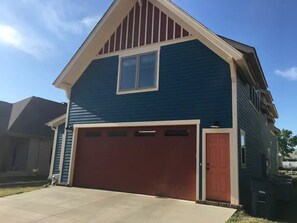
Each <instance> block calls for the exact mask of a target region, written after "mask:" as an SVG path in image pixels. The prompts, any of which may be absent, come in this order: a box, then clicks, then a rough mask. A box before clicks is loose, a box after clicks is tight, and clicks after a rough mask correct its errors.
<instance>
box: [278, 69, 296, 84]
mask: <svg viewBox="0 0 297 223" xmlns="http://www.w3.org/2000/svg"><path fill="white" fill-rule="evenodd" d="M275 73H276V74H277V75H279V76H281V77H284V78H286V79H288V80H292V81H297V67H291V68H289V69H286V70H276V71H275Z"/></svg>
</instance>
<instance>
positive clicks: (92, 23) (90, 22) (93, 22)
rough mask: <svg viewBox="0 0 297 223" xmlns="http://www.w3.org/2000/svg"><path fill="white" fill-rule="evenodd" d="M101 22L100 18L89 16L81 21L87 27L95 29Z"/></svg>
mask: <svg viewBox="0 0 297 223" xmlns="http://www.w3.org/2000/svg"><path fill="white" fill-rule="evenodd" d="M98 21H99V16H87V17H85V18H83V19H82V20H81V23H82V24H84V25H85V26H87V27H88V28H91V29H92V28H94V26H95V25H96V24H97V22H98Z"/></svg>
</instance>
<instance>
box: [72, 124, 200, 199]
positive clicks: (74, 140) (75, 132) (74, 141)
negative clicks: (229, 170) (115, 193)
mask: <svg viewBox="0 0 297 223" xmlns="http://www.w3.org/2000/svg"><path fill="white" fill-rule="evenodd" d="M179 125H195V126H196V134H197V135H196V200H197V201H198V200H199V167H200V163H199V159H200V158H199V145H200V144H199V143H200V137H199V136H200V120H199V119H197V120H178V121H152V122H122V123H98V124H75V125H73V138H72V148H71V151H72V152H71V156H70V166H69V177H68V183H67V184H68V185H69V186H72V184H73V176H74V165H75V156H76V149H77V138H78V130H79V129H82V128H112V127H149V126H179Z"/></svg>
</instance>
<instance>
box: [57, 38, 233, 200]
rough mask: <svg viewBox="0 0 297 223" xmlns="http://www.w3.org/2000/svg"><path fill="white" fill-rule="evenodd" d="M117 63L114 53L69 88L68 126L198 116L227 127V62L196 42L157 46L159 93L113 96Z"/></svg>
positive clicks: (65, 176) (67, 149) (64, 176)
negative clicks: (158, 53)
mask: <svg viewBox="0 0 297 223" xmlns="http://www.w3.org/2000/svg"><path fill="white" fill-rule="evenodd" d="M118 63H119V58H118V56H114V57H109V58H104V59H99V60H95V61H93V62H92V63H91V64H90V66H89V67H88V68H87V69H86V71H85V72H84V74H83V75H82V76H81V78H80V79H79V80H78V81H77V82H76V84H75V85H74V86H73V88H72V90H71V100H70V111H69V114H68V126H70V127H71V126H73V125H74V124H86V123H116V122H138V121H165V120H190V119H200V120H201V128H209V127H210V126H211V124H212V123H213V122H214V121H215V120H216V121H219V122H220V125H221V127H222V128H232V96H231V94H232V92H231V75H230V66H229V64H228V63H227V62H225V61H224V60H222V59H221V58H220V57H218V56H217V55H216V54H215V53H213V52H212V51H211V50H209V49H208V48H207V47H206V46H204V45H203V44H202V43H200V42H199V41H198V40H193V41H187V42H183V43H178V44H174V45H168V46H163V47H161V50H160V71H159V90H158V91H153V92H146V93H136V94H126V95H117V94H116V91H117V76H118ZM72 134H73V133H72V131H67V135H66V147H65V153H64V160H63V171H62V183H67V180H68V173H69V162H70V156H71V146H72ZM200 138H201V137H200ZM200 142H201V140H200ZM200 147H201V146H200ZM200 157H201V158H202V154H201V152H200ZM200 162H201V161H200ZM201 171H202V170H200V174H201ZM200 188H201V187H200ZM200 195H201V191H200Z"/></svg>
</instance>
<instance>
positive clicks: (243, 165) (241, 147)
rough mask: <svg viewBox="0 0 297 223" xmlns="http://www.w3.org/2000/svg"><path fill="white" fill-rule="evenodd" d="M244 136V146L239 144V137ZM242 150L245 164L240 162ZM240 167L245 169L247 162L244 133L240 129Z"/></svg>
mask: <svg viewBox="0 0 297 223" xmlns="http://www.w3.org/2000/svg"><path fill="white" fill-rule="evenodd" d="M242 136H244V145H242V143H241V137H242ZM243 149H244V157H245V162H242V161H243V160H242V158H243V156H242V150H243ZM240 166H241V168H246V167H247V162H246V133H245V131H244V130H242V129H240Z"/></svg>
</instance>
